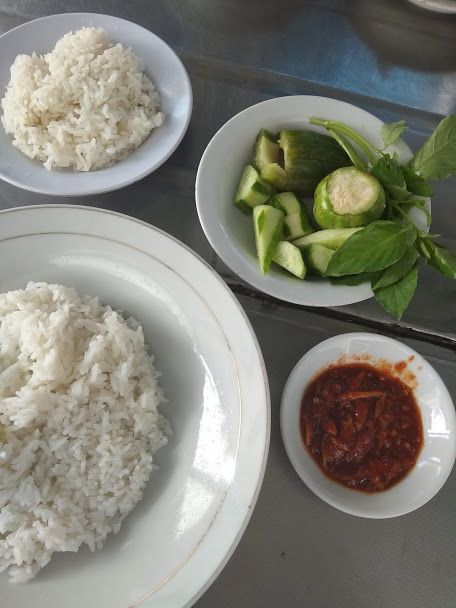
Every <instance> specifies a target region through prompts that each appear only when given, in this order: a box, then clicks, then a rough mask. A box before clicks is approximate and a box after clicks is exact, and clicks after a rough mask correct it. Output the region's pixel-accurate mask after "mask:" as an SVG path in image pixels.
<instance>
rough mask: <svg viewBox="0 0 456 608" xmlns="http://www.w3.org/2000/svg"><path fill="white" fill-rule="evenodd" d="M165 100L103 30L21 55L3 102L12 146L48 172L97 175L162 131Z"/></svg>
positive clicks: (129, 52) (135, 61) (78, 34)
mask: <svg viewBox="0 0 456 608" xmlns="http://www.w3.org/2000/svg"><path fill="white" fill-rule="evenodd" d="M159 106H160V98H159V95H158V93H157V92H156V91H155V88H154V86H153V84H152V82H151V81H150V79H149V78H148V77H147V76H146V75H145V74H143V73H142V72H141V70H140V67H139V61H138V58H137V57H136V56H135V55H134V53H133V51H132V50H131V49H130V48H124V47H123V46H122V45H121V44H116V45H114V46H113V45H112V43H111V41H110V39H109V37H108V35H107V34H106V32H105V31H104V30H102V29H101V28H94V27H84V28H82V29H80V30H78V31H77V32H75V33H73V32H70V33H68V34H65V36H63V38H61V39H60V40H59V41H58V42H57V44H56V45H55V48H54V50H53V51H52V52H50V53H47V54H46V55H42V56H37V55H36V54H35V53H33V54H32V55H31V56H30V55H18V56H17V57H16V59H15V61H14V63H13V65H12V66H11V80H10V82H9V84H8V86H7V89H6V93H5V96H4V97H3V99H2V100H1V107H2V109H3V116H2V117H1V120H2V123H3V126H4V128H5V131H6V133H8V134H10V135H12V136H13V145H14V146H16V147H17V148H19V150H21V152H23V153H24V154H25V155H26V156H29V157H30V158H35V159H38V160H40V161H42V162H43V164H44V166H45V167H46V169H49V170H51V169H55V168H65V167H69V168H73V169H75V170H77V171H89V170H91V169H100V168H102V167H106V166H108V165H111V164H113V163H115V162H116V161H118V160H120V159H122V158H124V157H125V156H127V155H128V154H129V153H130V152H132V151H133V150H134V149H135V148H137V147H138V146H139V145H140V144H141V143H142V142H143V141H144V140H145V139H146V137H148V135H149V134H150V132H151V131H152V129H154V128H155V127H159V126H160V125H161V124H162V123H163V119H164V117H163V114H162V112H160V111H159Z"/></svg>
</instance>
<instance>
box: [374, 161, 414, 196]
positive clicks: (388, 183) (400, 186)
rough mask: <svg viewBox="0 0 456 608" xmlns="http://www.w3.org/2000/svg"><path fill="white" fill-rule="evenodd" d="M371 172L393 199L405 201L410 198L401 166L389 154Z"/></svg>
mask: <svg viewBox="0 0 456 608" xmlns="http://www.w3.org/2000/svg"><path fill="white" fill-rule="evenodd" d="M370 172H371V174H372V175H373V176H374V177H376V178H377V179H378V181H379V182H380V183H381V184H382V186H383V187H384V188H385V190H386V191H387V192H388V194H389V195H390V196H391V197H392V198H394V199H397V200H403V199H406V198H409V197H410V192H408V190H407V184H406V183H405V178H404V176H403V175H402V171H401V166H400V164H399V162H398V161H397V160H395V159H394V158H392V157H391V156H390V155H389V154H385V155H383V156H382V157H381V158H379V159H378V160H377V162H376V163H375V165H373V167H372V168H371V170H370Z"/></svg>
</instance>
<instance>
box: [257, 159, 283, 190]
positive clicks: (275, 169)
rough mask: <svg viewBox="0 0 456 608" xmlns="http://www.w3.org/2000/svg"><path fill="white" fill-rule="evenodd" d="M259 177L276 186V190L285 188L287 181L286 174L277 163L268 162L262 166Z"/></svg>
mask: <svg viewBox="0 0 456 608" xmlns="http://www.w3.org/2000/svg"><path fill="white" fill-rule="evenodd" d="M261 177H262V178H263V179H265V180H266V181H267V182H269V183H270V184H272V185H273V186H274V187H275V188H277V190H282V189H283V188H285V185H286V183H287V174H286V173H285V169H283V168H282V167H281V166H280V165H279V163H269V164H268V165H266V166H265V167H263V169H262V170H261Z"/></svg>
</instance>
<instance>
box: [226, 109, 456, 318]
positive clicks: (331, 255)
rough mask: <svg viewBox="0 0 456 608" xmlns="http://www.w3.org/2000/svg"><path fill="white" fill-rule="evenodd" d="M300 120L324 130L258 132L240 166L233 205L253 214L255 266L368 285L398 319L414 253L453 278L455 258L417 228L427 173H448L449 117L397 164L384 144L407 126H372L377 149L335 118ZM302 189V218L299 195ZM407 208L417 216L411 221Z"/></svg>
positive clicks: (453, 143) (415, 272)
mask: <svg viewBox="0 0 456 608" xmlns="http://www.w3.org/2000/svg"><path fill="white" fill-rule="evenodd" d="M309 122H310V123H311V124H313V125H317V126H319V127H323V128H324V129H326V131H327V133H328V135H323V134H321V133H316V132H314V131H305V130H283V131H281V132H280V133H278V134H273V133H270V132H269V131H267V130H266V129H262V130H261V131H260V133H259V134H258V136H257V138H256V141H255V145H254V148H253V154H252V157H251V164H249V165H246V166H245V167H244V169H243V172H242V175H241V179H240V183H239V187H238V189H237V191H236V194H235V197H234V204H235V205H236V206H237V207H238V208H239V209H240V210H241V211H243V212H244V213H246V214H248V215H253V232H254V235H255V243H256V249H257V256H258V260H259V263H260V269H261V271H262V273H263V274H267V273H268V272H269V268H270V266H271V264H272V265H275V266H279V267H281V268H282V269H283V270H285V271H287V272H288V273H289V276H290V275H293V276H294V278H295V280H296V279H299V280H303V279H304V278H306V277H307V275H308V274H309V275H317V276H320V277H326V278H328V279H329V280H330V281H331V283H333V284H335V285H349V286H355V285H361V284H362V283H366V282H370V284H371V287H372V290H373V292H374V294H375V297H376V299H377V300H378V302H379V303H380V304H381V305H382V306H383V308H384V309H385V310H386V311H387V312H389V313H390V314H392V315H393V316H394V317H396V319H401V318H402V316H403V314H404V312H405V310H406V309H407V306H408V305H409V303H410V301H411V299H412V298H413V295H414V293H415V290H416V287H417V283H418V276H419V262H420V259H423V260H424V262H425V263H427V264H428V265H429V266H432V267H433V268H435V269H436V270H437V271H438V272H440V273H441V274H442V275H443V276H445V277H448V278H450V279H455V278H456V256H455V255H454V254H453V253H451V252H450V251H448V250H447V249H445V247H443V246H442V245H440V244H439V243H437V242H436V235H433V234H428V233H427V232H426V231H425V230H423V229H422V228H423V227H424V224H426V229H427V230H428V229H429V227H430V225H431V221H432V216H431V210H430V205H429V201H428V199H427V197H429V196H431V195H432V189H431V186H430V184H429V183H428V179H442V178H444V177H448V176H449V175H451V174H453V173H456V115H454V116H448V117H447V118H444V119H443V120H442V121H441V122H440V124H439V125H438V126H437V128H436V130H435V131H434V132H433V133H432V135H431V136H430V137H429V139H428V140H427V141H426V142H425V143H424V144H423V146H422V147H421V148H420V149H419V150H418V151H417V152H416V154H415V156H414V157H413V158H412V159H411V160H410V162H409V163H407V164H403V163H401V161H400V160H399V157H398V155H397V154H396V153H395V152H391V148H390V146H392V145H393V144H394V143H395V142H397V140H398V138H399V137H400V136H401V134H402V133H403V132H404V131H405V130H406V129H407V124H406V123H405V121H403V120H400V121H398V122H394V123H390V124H384V125H383V126H382V127H381V129H380V137H381V139H382V144H380V147H379V146H376V145H374V144H373V143H371V142H370V141H368V140H367V139H366V138H365V137H364V136H363V135H361V134H360V133H358V132H357V131H356V130H354V129H353V128H352V127H350V126H348V125H346V124H345V123H343V122H340V121H337V120H326V119H322V118H311V119H310V121H309ZM309 194H313V208H312V217H311V214H310V213H309V210H308V209H306V206H305V203H304V201H303V200H302V198H301V197H302V195H309ZM414 209H415V210H418V211H419V212H420V215H421V220H422V221H420V222H418V220H416V223H415V221H414V220H413V215H412V214H411V213H410V212H411V211H412V210H414ZM415 217H416V213H415ZM419 224H422V225H421V226H420V225H419Z"/></svg>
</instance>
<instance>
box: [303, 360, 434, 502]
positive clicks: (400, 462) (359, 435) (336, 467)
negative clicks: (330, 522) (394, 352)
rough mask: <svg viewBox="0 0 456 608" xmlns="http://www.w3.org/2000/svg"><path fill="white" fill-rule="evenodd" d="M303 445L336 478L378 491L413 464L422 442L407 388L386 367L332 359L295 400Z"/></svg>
mask: <svg viewBox="0 0 456 608" xmlns="http://www.w3.org/2000/svg"><path fill="white" fill-rule="evenodd" d="M300 422H301V433H302V437H303V440H304V445H305V446H306V447H307V449H308V450H309V452H310V454H311V455H312V457H313V458H314V460H315V461H316V462H317V464H318V465H319V466H320V468H321V469H322V470H323V472H324V473H325V474H326V475H327V476H328V477H330V478H331V479H333V480H334V481H337V482H338V483H340V484H342V485H344V486H347V487H349V488H353V489H356V490H362V491H364V492H381V491H382V490H386V489H388V488H390V487H391V486H393V485H394V484H396V483H398V482H399V481H400V480H401V479H403V478H404V477H405V476H406V475H407V473H408V472H409V471H410V470H411V469H412V467H413V466H414V465H415V462H416V459H417V457H418V454H419V452H420V450H421V447H422V445H423V427H422V423H421V415H420V411H419V409H418V406H417V404H416V401H415V397H414V395H413V392H412V390H411V389H410V388H409V387H408V386H406V385H405V384H404V383H403V382H402V381H401V380H400V379H399V378H397V377H395V376H393V375H392V374H391V373H390V372H389V371H388V370H386V369H377V368H375V367H373V366H372V365H369V364H364V363H359V364H358V363H353V364H351V363H350V364H341V365H334V366H332V367H329V368H327V369H325V370H323V371H322V372H321V373H320V374H319V375H318V376H317V377H316V378H314V379H313V380H312V381H311V383H310V384H309V385H308V387H307V389H306V391H305V393H304V397H303V399H302V404H301V420H300Z"/></svg>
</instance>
